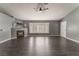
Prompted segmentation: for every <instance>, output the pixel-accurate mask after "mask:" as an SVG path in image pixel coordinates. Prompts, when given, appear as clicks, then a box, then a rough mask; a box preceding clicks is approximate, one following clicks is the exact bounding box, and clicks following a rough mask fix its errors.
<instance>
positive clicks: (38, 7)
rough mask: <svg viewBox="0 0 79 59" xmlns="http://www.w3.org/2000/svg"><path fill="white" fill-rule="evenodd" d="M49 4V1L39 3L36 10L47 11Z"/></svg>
mask: <svg viewBox="0 0 79 59" xmlns="http://www.w3.org/2000/svg"><path fill="white" fill-rule="evenodd" d="M47 5H48V3H38V4H37V6H36V8H34V10H36V11H37V12H42V11H46V10H48V7H47Z"/></svg>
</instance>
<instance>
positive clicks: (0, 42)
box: [0, 37, 16, 44]
mask: <svg viewBox="0 0 79 59" xmlns="http://www.w3.org/2000/svg"><path fill="white" fill-rule="evenodd" d="M11 39H16V37H13V38H8V39H6V40H3V41H0V44H2V43H4V42H6V41H9V40H11Z"/></svg>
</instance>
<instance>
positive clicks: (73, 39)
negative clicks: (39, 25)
mask: <svg viewBox="0 0 79 59" xmlns="http://www.w3.org/2000/svg"><path fill="white" fill-rule="evenodd" d="M64 38H66V39H68V40H71V41H73V42H76V43H79V41H77V40H74V39H71V38H68V37H64Z"/></svg>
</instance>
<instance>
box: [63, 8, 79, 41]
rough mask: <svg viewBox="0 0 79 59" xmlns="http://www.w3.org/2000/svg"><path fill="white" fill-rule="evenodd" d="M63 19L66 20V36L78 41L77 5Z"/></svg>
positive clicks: (78, 17)
mask: <svg viewBox="0 0 79 59" xmlns="http://www.w3.org/2000/svg"><path fill="white" fill-rule="evenodd" d="M63 21H67V28H66V37H68V38H70V39H73V40H77V41H79V7H78V8H76V9H75V10H73V11H72V12H71V13H70V14H69V15H67V16H66V17H65V18H64V19H63Z"/></svg>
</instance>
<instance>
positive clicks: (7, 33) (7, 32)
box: [0, 13, 13, 42]
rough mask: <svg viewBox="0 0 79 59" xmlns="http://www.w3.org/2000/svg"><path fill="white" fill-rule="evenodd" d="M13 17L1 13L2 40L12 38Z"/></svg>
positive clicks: (0, 28)
mask: <svg viewBox="0 0 79 59" xmlns="http://www.w3.org/2000/svg"><path fill="white" fill-rule="evenodd" d="M12 21H13V19H12V18H11V17H9V16H7V15H5V14H2V13H0V30H1V31H0V42H1V41H4V40H7V39H11V27H12Z"/></svg>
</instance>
